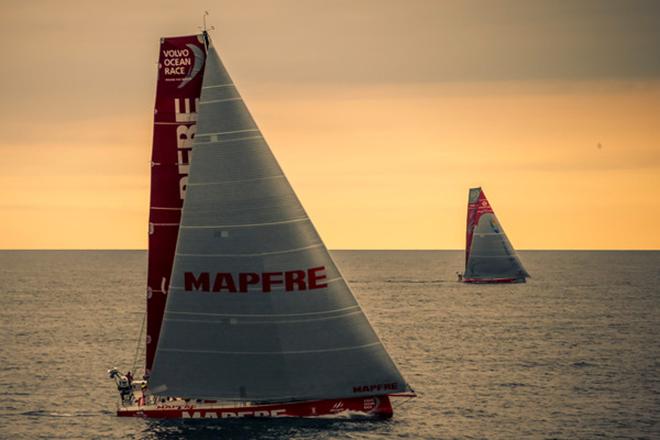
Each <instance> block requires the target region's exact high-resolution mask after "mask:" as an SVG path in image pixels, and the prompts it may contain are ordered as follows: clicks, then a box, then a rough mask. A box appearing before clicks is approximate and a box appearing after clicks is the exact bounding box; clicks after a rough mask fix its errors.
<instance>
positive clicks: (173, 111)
mask: <svg viewBox="0 0 660 440" xmlns="http://www.w3.org/2000/svg"><path fill="white" fill-rule="evenodd" d="M205 61H206V48H205V45H204V39H203V36H202V35H190V36H185V37H173V38H163V39H161V41H160V52H159V57H158V85H157V88H156V107H155V110H154V138H153V151H152V156H151V201H150V204H149V268H148V276H147V340H146V364H145V367H146V371H147V372H149V370H151V366H152V364H153V360H154V355H155V353H156V346H157V345H158V337H159V335H160V327H161V323H162V321H163V313H164V311H165V299H166V295H167V290H168V287H169V281H170V274H171V272H172V264H173V262H174V252H175V250H176V249H175V248H176V240H177V236H178V233H179V222H180V221H181V208H182V206H183V199H184V197H185V191H186V184H187V181H188V169H189V166H190V157H191V151H192V142H193V138H194V136H195V131H196V124H197V106H198V102H199V95H200V92H201V89H202V76H203V73H204V63H205Z"/></svg>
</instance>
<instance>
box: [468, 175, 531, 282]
mask: <svg viewBox="0 0 660 440" xmlns="http://www.w3.org/2000/svg"><path fill="white" fill-rule="evenodd" d="M528 276H529V274H528V273H527V271H526V270H525V269H524V267H523V266H522V263H521V262H520V259H519V258H518V255H517V254H516V251H515V250H514V249H513V246H511V243H510V242H509V239H508V238H507V236H506V234H505V233H504V230H503V229H502V226H501V225H500V223H499V221H498V220H497V217H496V216H495V212H493V209H492V207H491V206H490V203H489V202H488V199H486V195H485V194H484V192H483V191H482V189H481V188H471V189H470V193H469V196H468V213H467V233H466V246H465V273H464V274H463V278H464V279H465V280H466V281H467V280H489V279H520V280H524V279H525V278H526V277H528Z"/></svg>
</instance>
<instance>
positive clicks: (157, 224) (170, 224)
mask: <svg viewBox="0 0 660 440" xmlns="http://www.w3.org/2000/svg"><path fill="white" fill-rule="evenodd" d="M151 224H152V225H154V226H179V224H178V223H151Z"/></svg>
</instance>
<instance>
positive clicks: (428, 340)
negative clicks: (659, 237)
mask: <svg viewBox="0 0 660 440" xmlns="http://www.w3.org/2000/svg"><path fill="white" fill-rule="evenodd" d="M333 255H334V257H335V259H336V261H337V263H338V265H339V266H340V268H341V269H342V271H343V273H344V275H345V276H346V277H347V278H348V280H349V282H350V284H351V285H352V287H353V290H354V293H355V295H356V296H357V297H358V299H359V301H360V303H361V304H362V306H363V308H364V309H365V310H366V312H367V314H368V316H369V318H370V320H371V322H372V324H373V325H374V327H375V328H376V330H377V332H378V333H379V335H380V336H381V338H382V340H383V342H384V343H385V345H386V347H387V348H388V350H389V352H390V353H391V355H392V357H393V358H394V359H395V361H396V362H397V363H398V365H399V367H400V369H401V370H402V372H403V374H404V376H405V377H406V379H407V380H408V382H410V383H411V384H412V386H413V387H414V388H415V390H416V392H417V393H418V395H419V397H418V398H417V399H414V400H401V399H399V400H397V401H395V405H397V406H396V407H395V416H394V418H393V419H391V420H387V421H364V420H361V421H356V420H344V419H337V420H258V419H256V420H240V421H229V420H224V421H214V422H210V421H198V420H197V421H185V422H184V421H175V422H174V421H170V422H166V421H147V420H142V419H124V418H121V419H120V418H117V417H115V415H114V414H115V412H114V411H115V405H116V402H117V396H116V389H115V387H114V385H113V383H112V382H111V381H110V380H108V379H107V378H106V374H105V372H106V370H107V369H108V368H110V367H112V366H117V367H120V368H126V367H130V365H131V364H132V362H133V356H134V352H135V344H136V339H137V336H138V332H139V328H140V324H141V321H142V315H143V312H144V298H143V297H144V290H145V281H144V280H145V271H146V253H145V252H143V251H2V252H0V396H1V399H2V404H1V405H0V437H1V438H7V439H20V438H26V439H34V438H48V439H51V438H62V439H90V438H137V439H170V438H171V439H175V438H182V437H185V438H192V439H196V438H209V439H210V438H265V439H285V438H286V439H289V438H293V439H330V438H350V439H376V438H382V437H387V438H410V439H425V438H428V439H443V438H447V439H480V438H488V439H521V438H531V439H555V438H557V439H576V438H584V439H591V438H649V439H651V438H655V439H658V438H660V287H659V286H660V252H563V251H562V252H546V251H528V252H521V259H522V261H523V263H524V264H525V265H526V267H527V269H528V270H529V272H530V273H531V274H532V277H533V278H532V279H531V280H530V281H529V282H528V283H527V284H516V285H492V286H490V285H467V284H460V283H457V282H455V275H454V273H455V272H456V271H458V270H461V265H462V259H463V253H462V252H458V251H335V252H333Z"/></svg>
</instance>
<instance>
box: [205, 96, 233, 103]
mask: <svg viewBox="0 0 660 440" xmlns="http://www.w3.org/2000/svg"><path fill="white" fill-rule="evenodd" d="M242 99H243V98H241V97H240V96H239V97H238V98H223V99H209V100H208V101H199V103H200V104H217V103H218V102H228V101H240V100H242Z"/></svg>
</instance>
